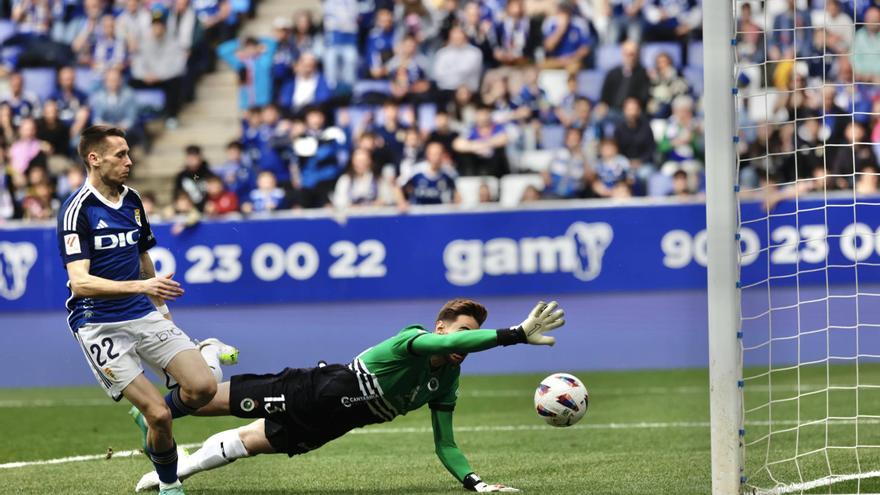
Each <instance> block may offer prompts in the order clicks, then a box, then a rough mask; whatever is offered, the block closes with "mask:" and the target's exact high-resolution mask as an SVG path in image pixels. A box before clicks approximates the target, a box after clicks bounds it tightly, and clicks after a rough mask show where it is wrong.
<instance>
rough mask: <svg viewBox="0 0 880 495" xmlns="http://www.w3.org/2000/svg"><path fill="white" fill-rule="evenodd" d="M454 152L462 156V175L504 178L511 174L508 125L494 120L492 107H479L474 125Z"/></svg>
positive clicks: (454, 143) (454, 145)
mask: <svg viewBox="0 0 880 495" xmlns="http://www.w3.org/2000/svg"><path fill="white" fill-rule="evenodd" d="M452 146H453V149H455V151H457V152H458V153H460V154H461V158H460V160H461V162H460V163H457V164H456V165H457V166H458V167H457V168H458V171H459V173H460V174H461V175H494V176H495V177H501V176H503V175H505V174H507V173H509V172H510V166H509V164H508V161H507V150H506V149H505V148H506V146H507V133H506V132H505V131H504V126H502V125H500V124H497V123H495V122H493V121H492V108H491V107H489V106H487V105H480V106H479V107H477V112H476V115H475V116H474V126H473V128H472V129H471V130H470V132H469V133H467V135H466V136H465V135H462V136H459V137H458V138H457V139H456V140H455V141H454V142H453V143H452Z"/></svg>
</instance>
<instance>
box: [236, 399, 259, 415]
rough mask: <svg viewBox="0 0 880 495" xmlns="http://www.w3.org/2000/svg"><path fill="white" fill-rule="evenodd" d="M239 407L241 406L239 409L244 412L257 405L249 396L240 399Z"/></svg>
mask: <svg viewBox="0 0 880 495" xmlns="http://www.w3.org/2000/svg"><path fill="white" fill-rule="evenodd" d="M239 407H241V410H242V411H244V412H251V411H253V410H254V408H255V407H257V404H256V402H254V400H253V399H251V398H250V397H245V398H244V399H242V400H241V404H239Z"/></svg>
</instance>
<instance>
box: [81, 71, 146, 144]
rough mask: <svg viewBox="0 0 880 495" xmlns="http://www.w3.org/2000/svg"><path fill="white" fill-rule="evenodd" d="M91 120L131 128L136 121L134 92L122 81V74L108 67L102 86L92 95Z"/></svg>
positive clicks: (126, 128) (90, 102)
mask: <svg viewBox="0 0 880 495" xmlns="http://www.w3.org/2000/svg"><path fill="white" fill-rule="evenodd" d="M89 106H90V107H91V108H92V122H93V123H95V124H107V125H113V126H117V127H122V128H123V129H125V130H133V128H134V126H135V124H136V123H137V100H135V97H134V92H133V91H132V90H131V88H129V87H128V86H124V85H123V82H122V74H120V73H119V71H118V70H116V69H110V70H108V71H107V73H106V74H105V75H104V87H103V88H102V89H101V90H99V91H98V92H96V93H94V94H93V95H92V98H91V100H90V101H89Z"/></svg>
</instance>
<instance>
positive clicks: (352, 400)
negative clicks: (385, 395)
mask: <svg viewBox="0 0 880 495" xmlns="http://www.w3.org/2000/svg"><path fill="white" fill-rule="evenodd" d="M378 398H379V394H370V395H364V396H360V397H347V396H346V397H343V398H342V399H340V402H341V403H342V405H343V406H345V407H351V406H353V405H355V404H357V403H358V402H366V401H368V400H376V399H378Z"/></svg>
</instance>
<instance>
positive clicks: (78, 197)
mask: <svg viewBox="0 0 880 495" xmlns="http://www.w3.org/2000/svg"><path fill="white" fill-rule="evenodd" d="M57 232H58V250H59V252H60V254H61V260H62V262H63V263H64V265H65V266H66V265H67V264H68V263H70V262H72V261H77V260H83V259H88V260H91V263H90V266H89V273H90V274H91V275H94V276H96V277H101V278H105V279H108V280H116V281H125V280H137V279H139V278H140V254H141V253H143V252H144V251H146V250H148V249H150V248H151V247H153V246H154V245H155V244H156V238H155V237H154V236H153V231H152V230H151V229H150V224H149V222H148V221H147V217H146V215H145V214H144V206H143V203H141V198H140V197H139V196H138V194H137V192H136V191H135V190H134V189H130V188H128V187H126V186H122V192H121V193H120V197H119V201H118V202H116V203H111V202H110V201H109V200H108V199H107V198H105V197H103V196H102V195H101V194H100V193H99V192H98V191H97V190H96V189H95V188H94V187H92V186H91V185H90V184H88V182H87V183H86V184H85V185H83V186H82V187H81V188H80V189H79V190H77V191H76V192H75V193H73V194H71V195H70V197H69V198H68V199H67V200H66V201H65V202H64V205H63V206H62V207H61V210H60V212H59V213H58V227H57ZM69 289H70V285H69V284H68V290H69ZM66 306H67V310H68V311H69V312H70V314H69V315H68V317H67V322H68V324H69V326H70V329H71V331H73V332H76V331H77V329H79V327H80V326H82V325H84V324H86V323H92V322H95V323H108V322H117V321H128V320H134V319H137V318H141V317H143V316H145V315H146V314H147V313H149V312H151V311H154V310H155V306H153V304H152V302H150V300H149V298H147V296H146V295H144V294H138V295H134V296H128V297H121V298H112V299H111V298H108V299H104V298H94V297H74V296H73V292H70V297H68V299H67V303H66Z"/></svg>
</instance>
